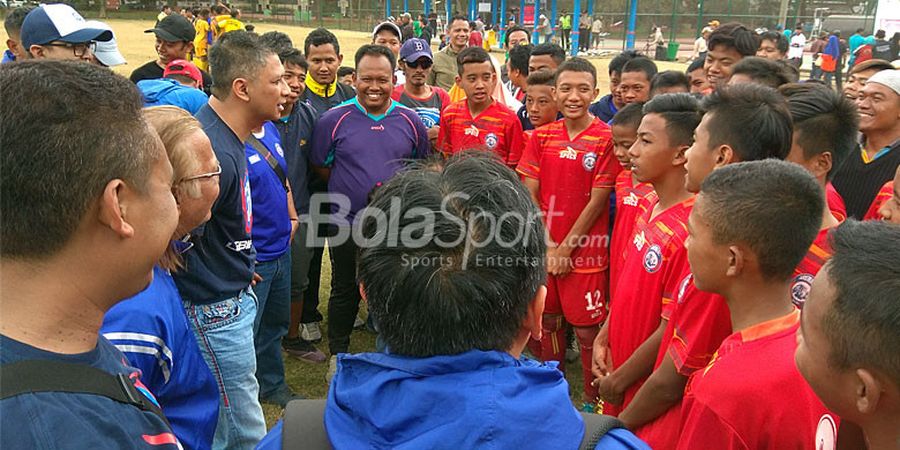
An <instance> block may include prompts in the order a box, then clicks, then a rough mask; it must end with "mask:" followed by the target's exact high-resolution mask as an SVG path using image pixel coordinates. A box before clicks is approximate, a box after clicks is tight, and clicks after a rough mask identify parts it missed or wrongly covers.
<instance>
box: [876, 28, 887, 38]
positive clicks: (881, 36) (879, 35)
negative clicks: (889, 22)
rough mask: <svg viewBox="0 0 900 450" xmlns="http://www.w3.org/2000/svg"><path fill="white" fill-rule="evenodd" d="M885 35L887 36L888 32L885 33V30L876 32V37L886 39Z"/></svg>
mask: <svg viewBox="0 0 900 450" xmlns="http://www.w3.org/2000/svg"><path fill="white" fill-rule="evenodd" d="M885 36H887V33H885V32H884V30H878V31H876V32H875V39H884V37H885Z"/></svg>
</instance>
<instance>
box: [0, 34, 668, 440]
mask: <svg viewBox="0 0 900 450" xmlns="http://www.w3.org/2000/svg"><path fill="white" fill-rule="evenodd" d="M153 23H154V22H153V21H152V20H110V21H109V24H110V26H112V28H113V30H114V32H115V35H116V40H117V42H118V45H119V49H120V51H121V52H122V54H123V55H124V56H125V58H126V60H128V61H129V63H128V64H126V65H123V66H119V67H116V68H115V69H114V70H115V71H116V72H117V73H120V74H122V75H125V76H127V75H129V74H130V73H131V71H133V70H134V69H136V68H137V67H139V66H140V65H142V64H144V63H145V62H147V61H150V60H152V59H155V58H156V54H155V50H154V37H153V35H152V34H145V33H144V30H146V29H149V28H152V27H153ZM256 30H257V32H259V33H265V32H267V31H271V30H279V31H282V32H285V33H287V34H288V35H290V36H291V38H292V39H293V41H294V45H295V46H297V47H302V46H303V39H304V38H305V36H306V34H307V33H308V32H309V31H311V29H310V28H302V27H296V26H291V25H280V24H271V23H265V24H259V25H258V26H257V28H256ZM332 31H333V32H334V33H335V34H336V35H337V37H338V39H339V40H340V43H341V51H342V53H343V54H344V65H346V66H352V65H353V61H352V60H353V54H354V53H355V52H356V49H357V48H359V47H360V46H361V45H363V44H367V43H369V42H370V40H371V38H370V36H369V35H368V34H367V33H361V32H354V31H344V30H332ZM0 36H2V38H3V41H5V40H6V35H5V33H4V32H3V30H2V28H0ZM494 56H495V57H497V58H501V59H502V58H503V56H502V55H501V54H499V53H495V54H494ZM591 62H592V63H593V64H594V65H595V66H596V67H597V70H598V78H599V80H598V84H599V88H600V93H601V95H604V94H605V93H606V92H608V89H609V88H608V84H607V83H608V82H609V77H608V76H607V65H608V63H609V59H601V58H592V59H591ZM657 64H658V65H659V67H660V70H667V69H674V70H682V71H683V70H684V69H685V67H686V66H685V64H682V63H669V62H663V63H657ZM324 264H325V267H324V268H323V270H322V280H321V289H320V292H319V298H320V306H319V310H320V311H321V312H322V314H323V315H325V314H326V312H327V305H328V296H329V293H330V290H331V268H330V263H329V262H328V258H327V257H326V258H325V263H324ZM362 310H363V311H365V305H363V306H362ZM363 315H365V312H364V313H363ZM327 326H328V322H327V319H326V321H325V322H324V323H323V327H322V334H323V335H326V330H327ZM374 348H375V335H374V334H372V333H369V332H368V331H354V333H353V336H352V338H351V344H350V350H351V352H365V351H372V350H374ZM319 349H320V350H322V351H324V352H325V353H326V354H327V353H328V347H327V343H326V342H325V341H323V342H322V343H321V344H320V345H319ZM327 369H328V364H327V363H326V364H310V363H306V362H301V361H299V360H297V359H294V358H291V357H288V356H287V355H285V374H286V377H287V382H288V385H290V387H291V388H292V389H293V390H294V391H295V392H297V393H299V394H301V395H303V396H304V397H307V398H324V397H325V396H326V394H327V391H328V386H327V384H326V383H325V372H326V371H327ZM567 369H568V370H567V374H568V376H567V378H568V380H569V390H570V396H571V397H572V399H573V402H574V403H575V404H576V405H580V398H581V395H580V393H579V392H580V391H581V382H582V381H581V380H582V376H581V369H580V362H579V361H576V362H575V363H574V364H569V365H568V366H567ZM263 408H264V410H265V413H266V421H267V423H268V424H269V426H272V425H273V424H274V423H275V421H276V420H277V419H278V418H279V417H280V415H281V410H280V409H279V408H277V407H272V406H268V405H264V407H263Z"/></svg>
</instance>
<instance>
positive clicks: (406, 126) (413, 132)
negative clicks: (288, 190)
mask: <svg viewBox="0 0 900 450" xmlns="http://www.w3.org/2000/svg"><path fill="white" fill-rule="evenodd" d="M430 152H431V142H430V141H429V140H428V131H427V130H426V129H425V125H423V124H422V119H420V118H419V116H418V115H417V114H416V112H415V111H413V110H411V109H409V108H407V107H405V106H403V105H400V104H399V103H397V102H395V101H393V100H391V106H390V107H389V108H388V110H387V112H385V113H384V114H383V115H381V116H372V115H370V114H368V113H367V112H366V110H365V108H363V107H362V106H361V105H360V104H359V102H358V101H357V99H356V98H354V99H353V100H350V101H347V102H345V103H343V104H341V105H340V106H337V107H335V108H332V109H331V110H329V111H328V112H326V113H325V114H323V115H322V117H321V118H320V119H319V123H318V124H316V129H315V131H314V132H313V138H312V144H311V146H310V162H311V163H312V164H314V165H316V166H320V167H330V168H331V176H330V177H329V179H328V192H329V195H330V198H331V200H332V201H335V197H334V194H340V195H344V196H346V197H347V198H349V200H350V204H349V207H350V209H349V211H348V212H347V214H346V215H345V217H346V218H347V220H348V222H350V223H352V221H353V218H354V217H355V216H356V212H357V211H359V210H360V209H362V208H364V207H365V206H366V203H367V200H368V196H369V193H370V192H371V191H372V189H373V188H374V187H375V186H376V184H378V183H382V182H385V181H387V180H389V179H391V177H393V176H394V174H396V173H397V172H398V171H400V170H401V169H403V167H404V160H408V159H420V158H425V157H426V156H428V154H429V153H430ZM331 210H332V213H333V214H336V213H339V212H340V207H339V205H338V204H336V203H333V205H332V209H331ZM339 215H340V214H339Z"/></svg>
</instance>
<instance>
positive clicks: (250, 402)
mask: <svg viewBox="0 0 900 450" xmlns="http://www.w3.org/2000/svg"><path fill="white" fill-rule="evenodd" d="M256 308H257V304H256V295H254V294H253V290H252V289H251V288H250V287H249V286H248V287H247V289H245V290H243V291H241V293H240V294H239V295H238V296H236V297H232V298H229V299H225V300H222V301H220V302H216V303H210V304H206V305H195V304H189V303H185V311H186V312H187V316H188V322H189V323H190V326H191V329H192V330H193V332H194V335H195V336H196V337H197V343H198V344H199V345H200V353H202V354H203V359H204V360H205V361H206V363H207V364H208V365H209V368H210V369H211V370H212V373H213V376H214V377H215V379H216V383H217V384H218V385H219V423H218V426H217V427H216V434H215V436H214V438H213V448H214V449H226V448H227V449H250V448H253V447H254V446H256V444H257V443H258V442H259V441H260V439H262V437H263V436H264V435H265V434H266V421H265V418H264V416H263V411H262V407H261V406H260V404H259V385H258V384H257V382H256V377H255V376H254V372H256V353H255V352H254V350H253V321H254V319H256Z"/></svg>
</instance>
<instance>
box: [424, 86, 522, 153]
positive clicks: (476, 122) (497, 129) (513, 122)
mask: <svg viewBox="0 0 900 450" xmlns="http://www.w3.org/2000/svg"><path fill="white" fill-rule="evenodd" d="M440 123H441V129H440V131H439V132H438V139H437V148H438V150H439V151H440V152H441V153H443V154H445V155H452V154H454V153H458V152H462V151H466V150H485V151H491V152H494V154H496V155H497V156H498V157H499V158H500V160H501V161H503V162H504V163H505V164H506V165H507V166H509V167H512V168H515V167H516V165H517V164H518V163H519V158H520V157H521V156H522V149H523V148H524V140H523V137H522V124H521V123H519V118H518V117H516V113H514V112H512V110H510V109H509V108H507V107H506V105H503V104H501V103H500V102H498V101H496V100H494V101H493V102H491V104H490V106H488V107H487V109H485V110H484V111H482V112H481V113H480V114H478V116H476V117H472V113H471V112H470V111H469V104H468V103H467V102H466V100H460V101H458V102H456V103H451V104H450V106H447V107H445V108H444V111H443V112H442V113H441V122H440Z"/></svg>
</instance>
